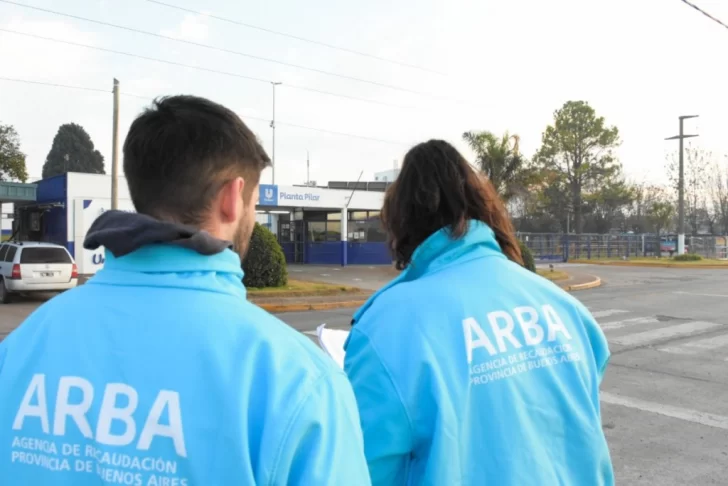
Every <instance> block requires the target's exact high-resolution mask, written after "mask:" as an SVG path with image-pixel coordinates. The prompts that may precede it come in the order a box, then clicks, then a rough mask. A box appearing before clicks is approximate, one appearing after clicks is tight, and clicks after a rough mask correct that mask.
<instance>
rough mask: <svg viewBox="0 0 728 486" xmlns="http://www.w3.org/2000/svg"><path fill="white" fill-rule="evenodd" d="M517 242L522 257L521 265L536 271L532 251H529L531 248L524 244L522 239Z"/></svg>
mask: <svg viewBox="0 0 728 486" xmlns="http://www.w3.org/2000/svg"><path fill="white" fill-rule="evenodd" d="M518 244H519V245H520V247H521V257H523V266H524V267H525V268H527V269H529V270H531V271H532V272H535V271H536V262H535V261H534V259H533V253H531V250H530V249H529V248H528V247H527V246H526V244H525V243H524V242H522V241H520V240H519V241H518Z"/></svg>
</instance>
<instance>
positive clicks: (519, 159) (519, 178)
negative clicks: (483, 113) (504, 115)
mask: <svg viewBox="0 0 728 486" xmlns="http://www.w3.org/2000/svg"><path fill="white" fill-rule="evenodd" d="M463 140H465V142H467V144H468V145H469V146H470V148H471V149H472V150H473V152H475V155H476V163H477V164H478V167H479V168H480V170H481V172H483V174H485V175H486V176H488V178H489V179H490V181H491V182H492V183H493V185H494V186H495V188H496V190H497V191H498V194H500V196H501V197H502V198H503V200H504V201H508V200H509V199H510V198H512V197H513V196H514V195H515V193H516V192H517V191H518V190H519V189H521V188H523V187H525V186H526V185H527V183H528V181H527V178H528V174H529V170H528V169H527V167H526V161H525V159H524V157H523V156H522V155H521V154H520V153H519V151H518V142H519V137H518V135H511V134H509V133H508V132H505V133H504V134H503V135H502V136H501V137H498V136H496V135H495V134H493V133H491V132H487V131H485V132H465V133H463Z"/></svg>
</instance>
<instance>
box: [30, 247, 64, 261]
mask: <svg viewBox="0 0 728 486" xmlns="http://www.w3.org/2000/svg"><path fill="white" fill-rule="evenodd" d="M20 263H25V264H33V263H71V257H70V255H69V254H68V252H67V251H66V250H64V249H63V248H52V247H38V248H23V252H22V253H21V254H20Z"/></svg>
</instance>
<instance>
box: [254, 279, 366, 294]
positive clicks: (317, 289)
mask: <svg viewBox="0 0 728 486" xmlns="http://www.w3.org/2000/svg"><path fill="white" fill-rule="evenodd" d="M360 291H361V289H358V288H356V287H348V286H346V285H336V284H327V283H322V282H306V281H302V280H288V284H286V285H284V286H282V287H266V288H262V289H261V288H255V287H248V295H251V296H258V297H284V296H288V297H306V296H317V295H338V294H346V293H355V292H360Z"/></svg>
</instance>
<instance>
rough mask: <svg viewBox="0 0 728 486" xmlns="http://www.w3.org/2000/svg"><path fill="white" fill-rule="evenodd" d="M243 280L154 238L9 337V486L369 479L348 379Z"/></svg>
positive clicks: (231, 263)
mask: <svg viewBox="0 0 728 486" xmlns="http://www.w3.org/2000/svg"><path fill="white" fill-rule="evenodd" d="M242 277H243V274H242V270H241V267H240V259H239V257H238V256H237V255H236V254H235V253H233V252H232V251H231V250H224V251H223V252H221V253H218V254H216V255H211V256H204V255H201V254H199V253H197V252H195V251H193V250H191V249H188V248H184V247H182V246H179V245H171V244H164V245H148V246H143V247H142V248H140V249H138V250H136V251H134V252H133V253H130V254H128V255H125V256H121V257H119V258H115V257H114V256H113V255H112V254H111V253H110V252H108V251H107V254H106V265H105V268H104V269H102V270H100V271H99V272H98V273H97V274H96V276H94V277H93V278H92V279H91V280H90V281H89V282H88V283H86V284H85V285H83V286H81V287H79V288H77V289H75V290H72V291H69V292H66V293H64V294H61V295H60V296H58V297H56V298H54V299H52V300H51V301H50V302H48V303H46V304H44V305H43V306H41V307H40V309H38V310H37V311H36V312H35V313H33V314H32V315H31V316H30V317H29V318H28V319H27V320H26V321H25V322H24V323H23V324H22V325H21V326H20V327H19V328H18V329H17V330H16V331H14V332H13V333H12V334H10V335H9V336H8V337H7V338H6V339H5V340H4V341H3V342H2V343H1V344H0V484H3V485H8V486H24V485H33V486H44V485H54V486H66V485H73V486H90V485H102V484H109V485H111V484H114V485H119V484H124V485H137V486H150V485H167V486H193V485H201V486H214V485H225V486H227V485H233V484H234V485H281V486H284V485H305V486H309V485H344V484H345V485H367V484H370V481H369V476H368V471H367V466H366V461H365V457H364V450H363V442H362V435H361V429H360V426H359V415H358V413H357V409H356V403H355V399H354V395H353V393H352V390H351V386H350V385H349V383H348V381H347V379H346V376H345V375H344V373H343V371H342V370H340V369H338V368H337V367H336V366H335V365H334V364H333V361H332V360H331V359H329V358H328V357H326V356H325V355H323V354H322V352H321V351H320V350H318V349H317V348H316V347H315V346H314V345H313V343H312V342H310V340H309V339H308V338H306V337H305V336H303V335H301V334H300V333H298V332H296V331H294V330H293V329H291V328H290V327H288V326H287V325H285V324H284V323H282V322H280V321H279V320H278V319H276V318H275V317H273V316H271V315H269V314H267V313H266V312H264V311H263V310H261V309H260V308H258V307H256V306H254V305H252V304H251V303H249V302H248V301H247V300H246V293H245V288H244V287H243V285H242V283H241V280H242Z"/></svg>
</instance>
